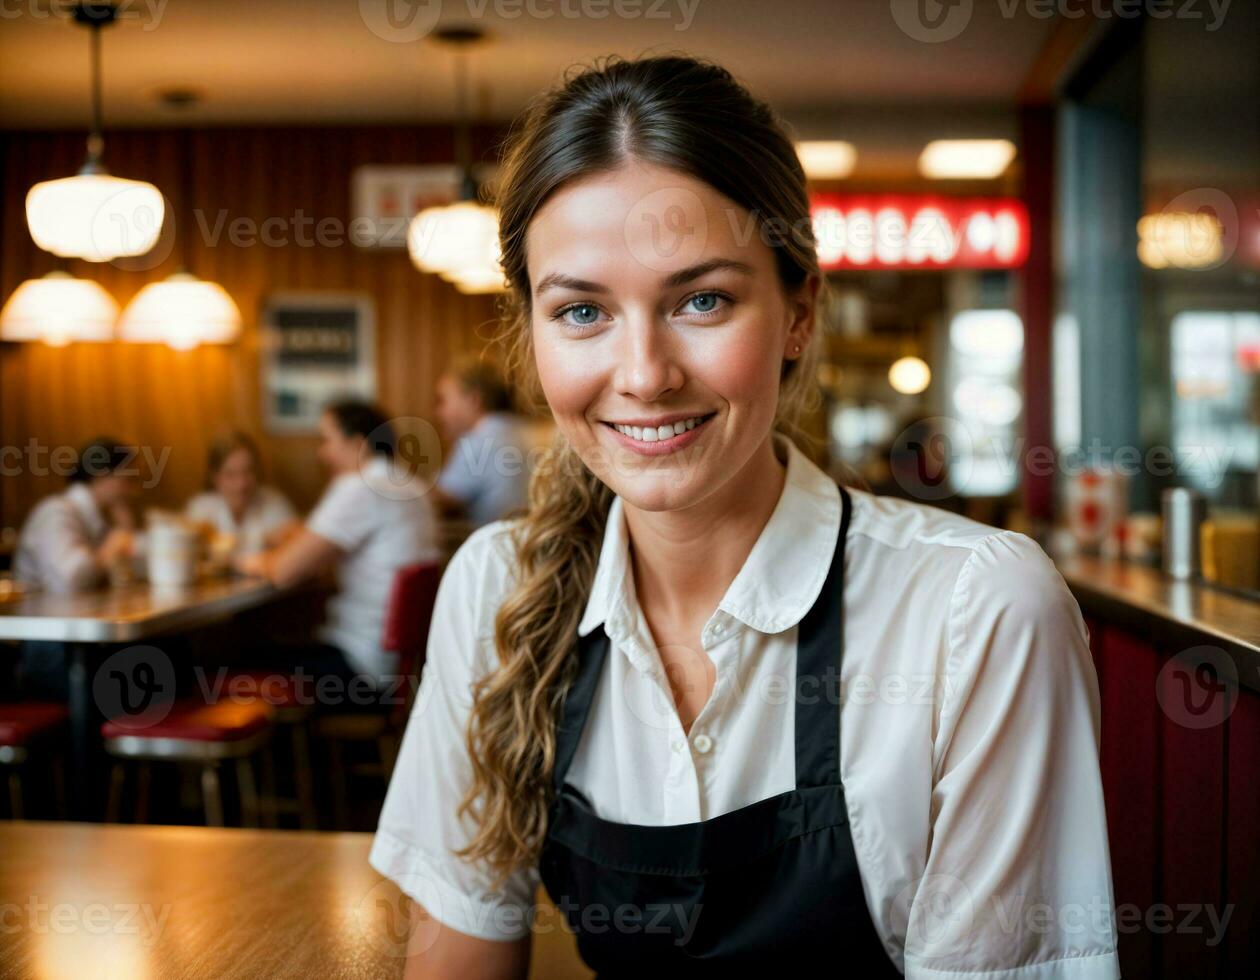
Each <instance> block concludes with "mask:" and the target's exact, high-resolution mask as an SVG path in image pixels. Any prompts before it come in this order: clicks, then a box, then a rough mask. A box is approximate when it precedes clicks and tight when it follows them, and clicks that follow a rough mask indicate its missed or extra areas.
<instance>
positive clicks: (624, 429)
mask: <svg viewBox="0 0 1260 980" xmlns="http://www.w3.org/2000/svg"><path fill="white" fill-rule="evenodd" d="M701 421H702V420H701V419H699V418H690V419H685V420H684V421H682V422H675V423H673V424H672V425H658V426H656V427H655V428H652V427H651V426H648V427H646V428H644V427H642V426H638V425H616V424H614V425H613V428H614V429H616V430H617V431H618V432H620V433H621V434H622V435H625V436H629V437H630V438H631V439H637V440H639V442H659V441H660V440H662V439H672V438H673V437H674V436H679V435H682V434H683V433H684V432H686V431H688V430H689V429H694V428H695V427H696V426H697V425H699V424H700V422H701Z"/></svg>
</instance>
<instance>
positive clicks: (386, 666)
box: [236, 400, 440, 707]
mask: <svg viewBox="0 0 1260 980" xmlns="http://www.w3.org/2000/svg"><path fill="white" fill-rule="evenodd" d="M319 429H320V445H319V450H318V452H319V458H320V461H321V462H322V463H324V465H325V466H327V467H328V469H329V470H330V471H331V473H332V480H331V482H330V483H329V484H328V488H327V490H325V491H324V495H323V497H322V498H321V499H320V501H319V503H318V504H317V505H316V507H315V509H314V510H313V511H312V512H311V514H310V516H309V517H307V519H306V523H305V524H304V526H303V527H302V528H301V529H300V530H297V531H295V532H294V533H293V534H291V535H290V536H289V537H287V538H286V539H285V541H284V542H283V543H282V544H281V545H279V546H278V547H277V548H273V549H270V550H268V551H265V552H262V553H259V554H255V555H249V556H242V557H239V558H238V559H237V560H236V565H237V568H238V569H239V570H241V571H243V572H245V573H246V574H255V575H263V576H266V577H267V578H269V579H271V580H272V581H273V582H275V583H276V584H277V585H280V586H289V585H294V584H296V583H298V582H301V581H302V580H304V579H308V578H311V577H313V576H315V575H318V574H320V573H321V572H323V571H326V570H328V569H331V568H335V569H336V577H337V593H336V595H335V596H333V598H332V599H331V600H330V601H329V603H328V608H327V622H326V623H325V624H324V626H323V627H322V628H321V630H320V632H319V634H318V639H319V641H320V645H318V646H315V647H310V648H305V649H302V650H297V651H292V652H290V653H289V654H286V656H285V658H284V659H285V660H286V662H285V663H283V664H281V663H279V662H278V661H277V662H275V663H273V664H270V665H269V666H274V667H285V668H292V667H297V666H301V667H304V668H305V669H307V670H309V671H310V672H311V673H313V674H322V675H328V676H333V677H339V678H341V679H343V680H345V681H347V682H349V681H350V680H352V679H355V678H363V679H364V680H366V681H368V682H369V683H370V684H372V685H375V686H377V687H383V686H386V685H387V682H388V680H389V678H390V677H391V675H392V674H393V673H395V672H396V671H397V667H398V665H397V663H396V659H397V658H396V655H395V654H393V653H391V652H389V651H386V650H384V649H382V646H381V641H382V634H383V631H384V628H385V614H386V607H387V604H388V602H389V596H390V592H391V590H392V589H393V585H394V578H395V576H396V575H397V573H398V571H399V570H400V569H402V568H404V567H406V566H407V565H412V564H415V563H417V562H424V561H436V560H438V559H439V558H440V550H439V548H438V544H437V534H436V521H435V518H434V515H433V508H432V505H431V504H430V503H429V500H428V498H427V496H426V490H427V487H425V486H424V485H423V483H421V482H418V481H416V480H414V479H413V478H412V477H411V476H410V475H409V474H408V473H407V472H406V471H405V470H404V469H403V468H401V467H397V466H395V464H394V455H395V452H396V448H397V438H396V435H395V433H394V429H393V427H392V426H391V425H390V423H389V421H388V420H387V419H386V417H385V415H384V414H383V413H382V412H381V411H380V409H378V408H376V407H375V406H372V405H369V404H367V403H365V402H361V401H356V400H344V401H338V402H335V403H333V404H331V405H329V406H328V407H327V408H326V409H325V411H324V413H323V415H322V416H321V418H320V423H319ZM339 693H340V696H343V697H345V698H347V699H350V700H349V701H348V702H347V703H346V705H345V706H346V707H352V706H354V702H353V700H352V695H353V692H351V691H349V690H341V689H339ZM360 706H364V705H360Z"/></svg>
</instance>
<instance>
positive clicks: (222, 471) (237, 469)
mask: <svg viewBox="0 0 1260 980" xmlns="http://www.w3.org/2000/svg"><path fill="white" fill-rule="evenodd" d="M214 488H215V490H217V491H218V492H219V494H220V496H222V497H223V499H224V500H226V501H227V503H228V506H229V507H231V508H232V509H233V510H236V511H243V510H245V508H247V507H248V506H249V503H250V501H251V500H253V499H254V494H255V492H257V490H258V470H257V469H256V468H255V466H254V457H253V455H252V454H251V453H250V451H249V450H248V449H245V448H244V447H242V448H240V449H234V450H233V451H232V452H230V453H228V455H227V458H226V459H224V460H223V463H222V465H221V466H220V467H219V469H218V471H217V472H216V473H215V474H214Z"/></svg>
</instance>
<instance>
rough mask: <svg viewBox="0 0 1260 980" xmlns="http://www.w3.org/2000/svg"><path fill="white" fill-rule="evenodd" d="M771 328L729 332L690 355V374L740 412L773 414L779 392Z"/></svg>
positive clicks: (777, 353) (777, 356)
mask: <svg viewBox="0 0 1260 980" xmlns="http://www.w3.org/2000/svg"><path fill="white" fill-rule="evenodd" d="M771 334H772V332H771V331H770V330H766V329H755V330H747V331H740V332H732V333H730V334H729V335H726V336H724V337H722V338H721V339H720V340H718V341H716V342H715V343H714V344H712V345H711V346H710V345H705V349H704V350H702V351H697V352H696V353H697V354H699V355H700V356H697V357H695V358H693V359H692V376H693V377H694V378H695V379H696V380H697V381H699V382H700V383H701V385H702V386H703V387H704V388H706V389H708V390H709V391H712V392H714V393H715V394H717V395H718V396H719V397H720V398H721V399H722V400H723V401H725V402H727V403H728V404H729V405H730V406H731V409H732V411H735V412H741V413H743V414H750V413H756V412H757V411H758V410H759V409H764V410H765V412H766V413H769V414H773V413H774V410H775V406H776V403H777V401H778V395H779V369H780V368H779V365H780V355H779V351H778V348H777V347H776V346H775V342H774V338H773V336H772V335H771Z"/></svg>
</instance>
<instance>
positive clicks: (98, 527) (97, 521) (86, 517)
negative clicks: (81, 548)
mask: <svg viewBox="0 0 1260 980" xmlns="http://www.w3.org/2000/svg"><path fill="white" fill-rule="evenodd" d="M66 499H67V500H69V501H70V503H71V504H72V505H73V506H74V509H75V510H76V511H77V512H78V514H79V516H80V517H82V518H83V522H84V523H85V524H86V525H87V529H88V533H89V534H90V535H91V536H92V537H93V538H99V537H101V536H102V535H104V533H105V530H106V528H105V518H104V517H103V516H102V514H101V509H100V508H99V507H97V506H96V498H95V497H93V496H92V491H91V489H90V488H89V487H88V485H87V484H86V483H75V484H73V485H72V486H71V487H70V489H69V490H67V491H66Z"/></svg>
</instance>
